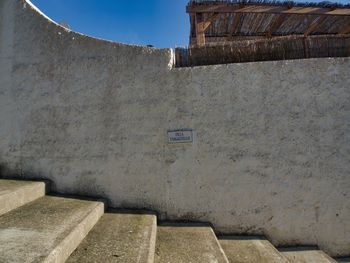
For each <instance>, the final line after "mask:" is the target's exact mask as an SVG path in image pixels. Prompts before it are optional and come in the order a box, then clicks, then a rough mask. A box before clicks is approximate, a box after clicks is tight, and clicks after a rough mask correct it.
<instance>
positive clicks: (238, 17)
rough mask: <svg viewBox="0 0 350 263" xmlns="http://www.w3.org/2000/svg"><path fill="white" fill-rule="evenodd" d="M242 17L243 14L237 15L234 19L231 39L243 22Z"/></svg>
mask: <svg viewBox="0 0 350 263" xmlns="http://www.w3.org/2000/svg"><path fill="white" fill-rule="evenodd" d="M241 16H242V14H241V13H237V14H235V18H234V19H233V22H232V26H231V28H230V33H229V35H230V36H229V38H230V37H231V36H233V35H234V34H235V32H236V30H237V27H238V25H239V22H240V21H241Z"/></svg>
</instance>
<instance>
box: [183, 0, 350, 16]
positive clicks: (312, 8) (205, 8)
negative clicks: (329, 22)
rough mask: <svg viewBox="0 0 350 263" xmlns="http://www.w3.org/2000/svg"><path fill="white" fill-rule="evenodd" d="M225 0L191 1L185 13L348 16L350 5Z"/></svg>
mask: <svg viewBox="0 0 350 263" xmlns="http://www.w3.org/2000/svg"><path fill="white" fill-rule="evenodd" d="M197 1H198V0H197ZM247 1H248V0H234V1H232V0H227V1H226V0H225V1H205V2H201V3H197V2H192V1H190V3H189V4H188V5H187V8H186V10H187V13H213V12H217V13H270V14H299V15H325V16H350V5H341V4H333V5H330V4H321V3H319V4H308V5H307V4H304V3H302V4H299V3H293V2H283V3H282V2H276V1H265V0H262V1H260V0H250V1H249V2H247Z"/></svg>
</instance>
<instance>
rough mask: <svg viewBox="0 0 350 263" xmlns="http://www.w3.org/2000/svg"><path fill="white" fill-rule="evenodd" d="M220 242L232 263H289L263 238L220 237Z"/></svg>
mask: <svg viewBox="0 0 350 263" xmlns="http://www.w3.org/2000/svg"><path fill="white" fill-rule="evenodd" d="M219 242H220V244H221V246H222V248H223V250H224V252H225V253H226V256H227V258H228V260H229V261H230V262H235V263H255V262H260V263H270V262H271V263H277V262H280V263H287V262H289V261H288V260H287V259H286V258H285V257H284V256H283V255H282V254H281V253H279V251H278V250H277V249H276V248H275V247H274V246H273V245H272V244H271V243H270V242H269V241H268V240H266V239H264V238H262V237H253V236H251V237H244V236H225V237H219Z"/></svg>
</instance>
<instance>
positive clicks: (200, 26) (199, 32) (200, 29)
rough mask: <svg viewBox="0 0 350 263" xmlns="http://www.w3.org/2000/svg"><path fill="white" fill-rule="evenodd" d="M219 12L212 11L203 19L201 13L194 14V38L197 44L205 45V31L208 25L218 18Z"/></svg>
mask: <svg viewBox="0 0 350 263" xmlns="http://www.w3.org/2000/svg"><path fill="white" fill-rule="evenodd" d="M219 15H220V14H219V13H214V14H212V15H211V16H210V17H209V18H208V19H206V20H204V15H203V14H202V13H198V14H197V13H196V14H195V28H196V38H197V45H198V46H204V45H205V31H206V30H207V29H208V27H209V26H210V25H211V23H213V22H214V21H215V19H217V18H218V16H219Z"/></svg>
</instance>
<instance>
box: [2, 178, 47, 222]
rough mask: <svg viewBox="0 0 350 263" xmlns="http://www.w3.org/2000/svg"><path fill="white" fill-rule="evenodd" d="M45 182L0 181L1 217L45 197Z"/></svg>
mask: <svg viewBox="0 0 350 263" xmlns="http://www.w3.org/2000/svg"><path fill="white" fill-rule="evenodd" d="M45 187H46V186H45V183H44V182H30V181H19V180H5V179H0V204H1V205H0V215H3V214H5V213H7V212H9V211H11V210H13V209H16V208H18V207H20V206H22V205H24V204H27V203H29V202H32V201H34V200H36V199H38V198H40V197H42V196H44V195H45Z"/></svg>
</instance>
